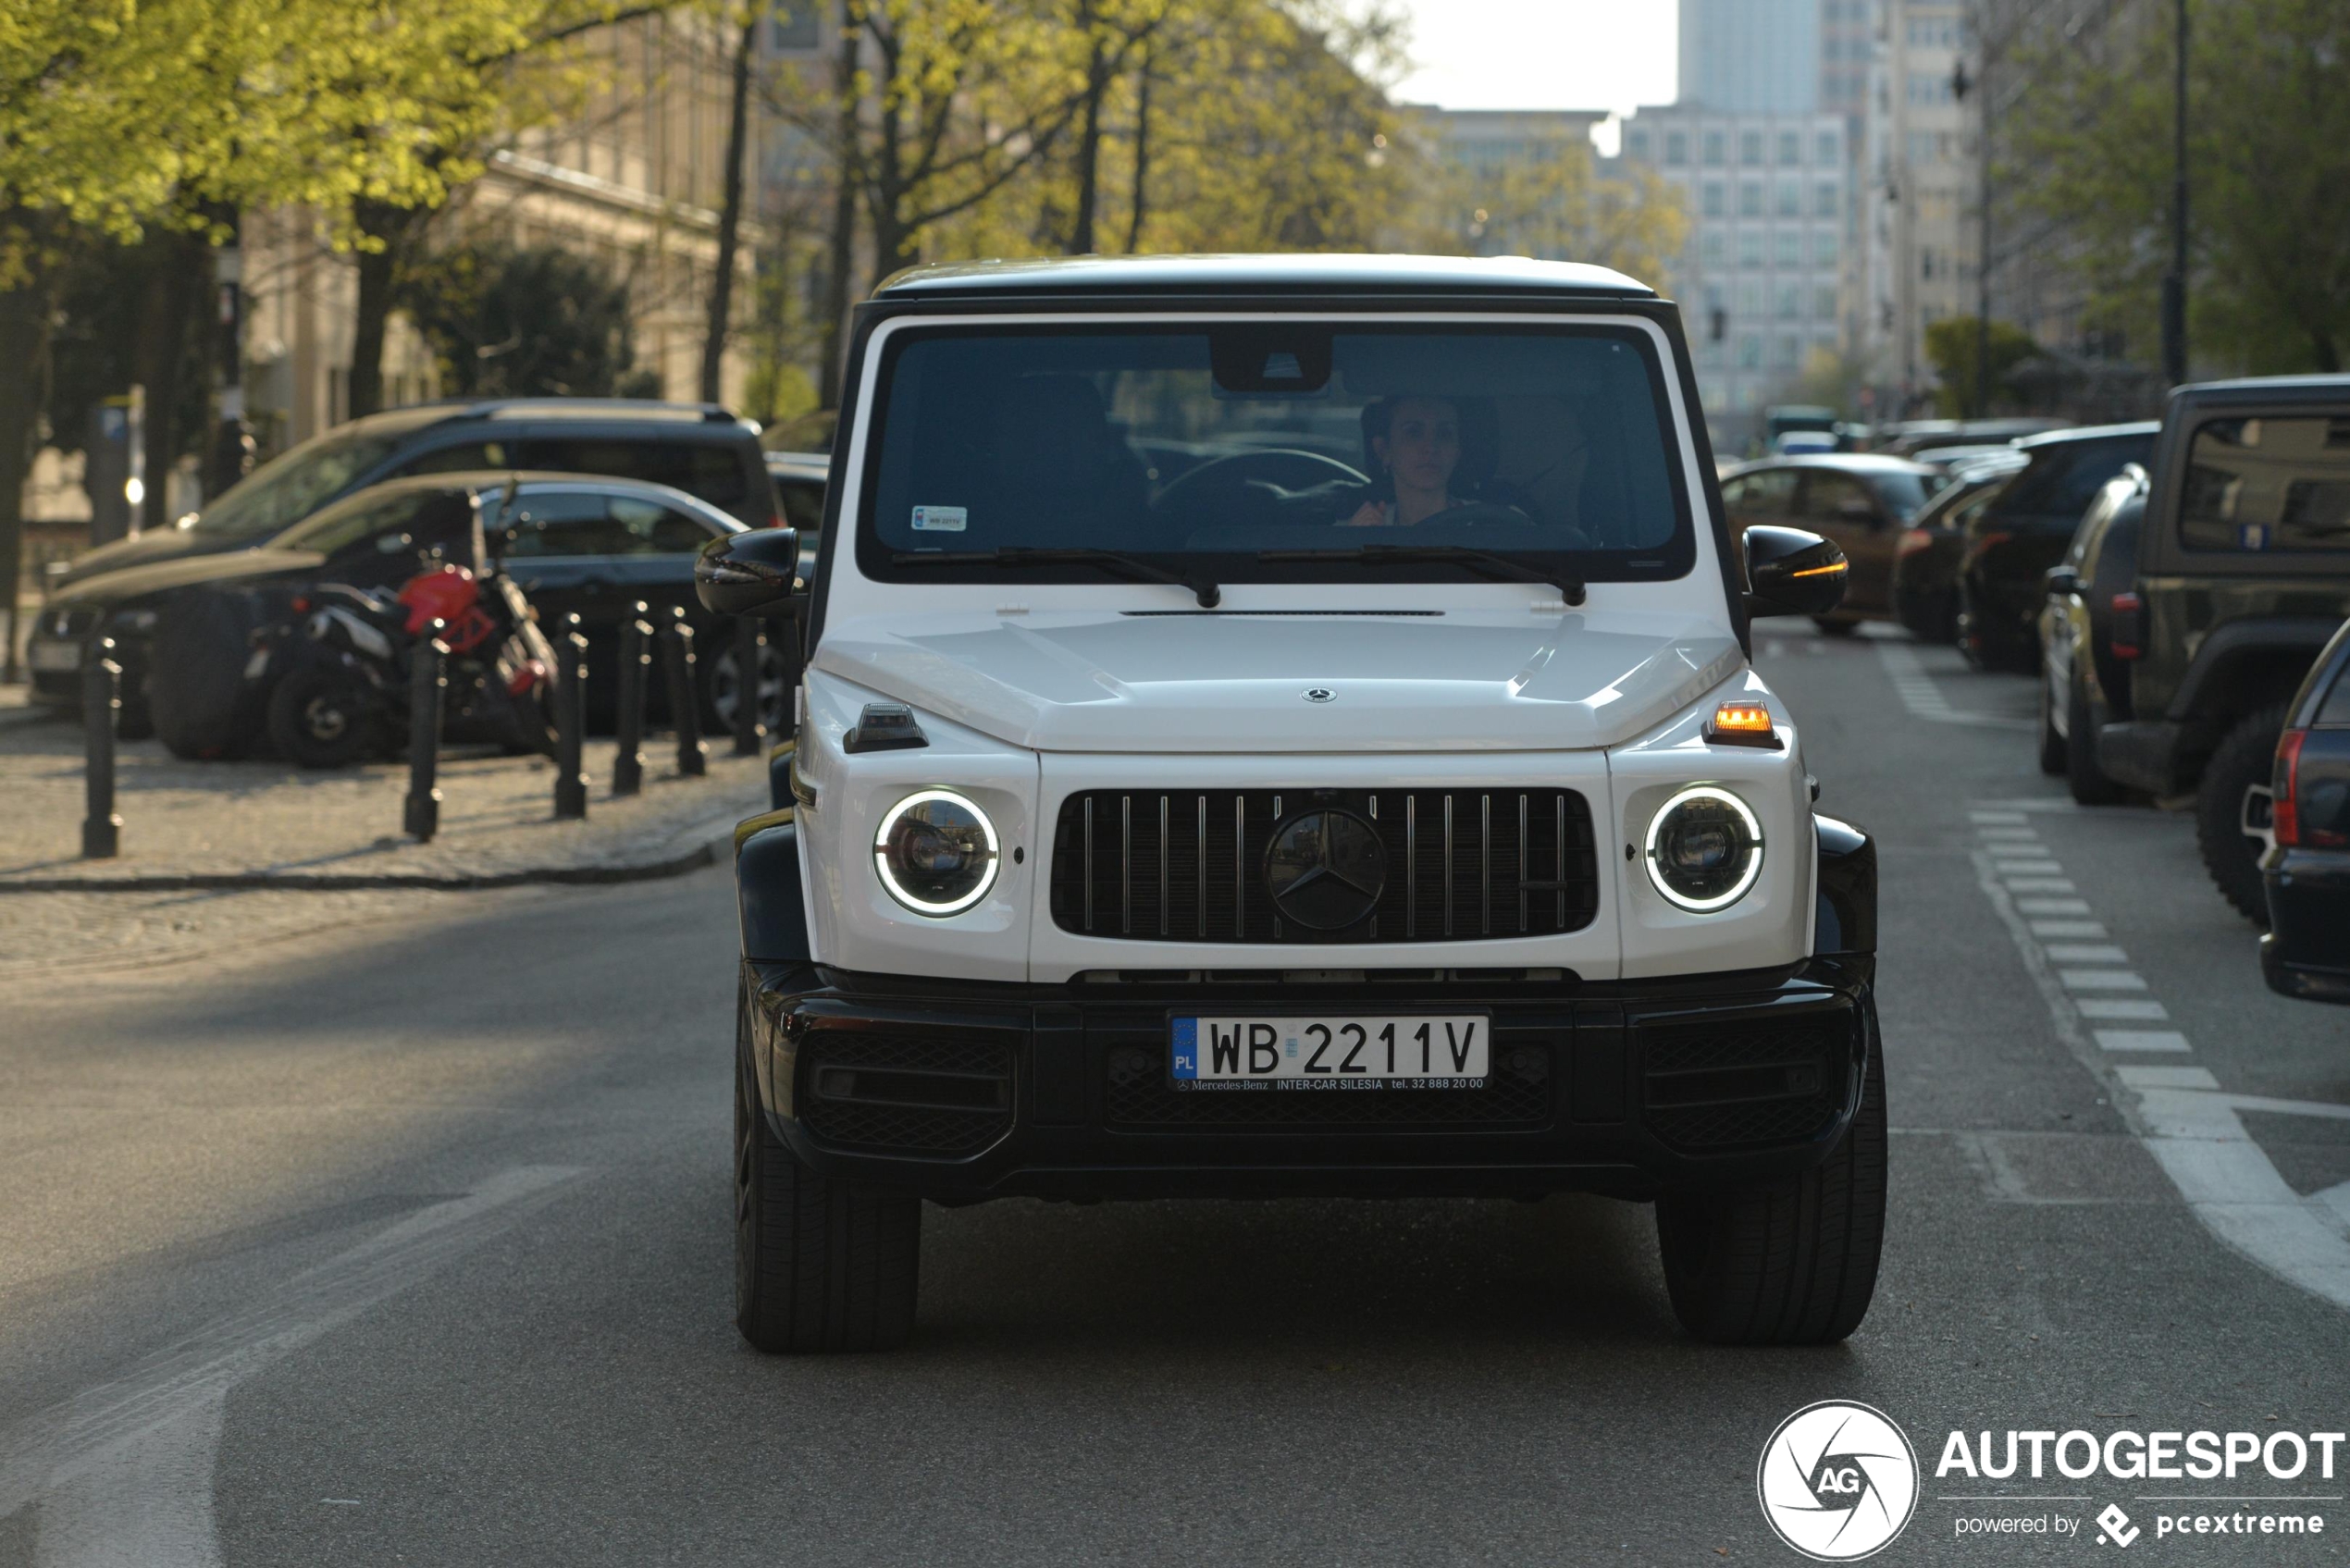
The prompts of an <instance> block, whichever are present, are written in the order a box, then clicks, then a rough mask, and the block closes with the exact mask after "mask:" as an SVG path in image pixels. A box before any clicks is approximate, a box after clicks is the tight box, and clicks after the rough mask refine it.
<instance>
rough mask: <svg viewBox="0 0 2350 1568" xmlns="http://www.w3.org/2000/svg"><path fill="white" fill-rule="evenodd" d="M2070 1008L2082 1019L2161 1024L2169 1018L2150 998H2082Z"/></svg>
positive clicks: (2158, 1004) (2159, 1004) (2157, 1003)
mask: <svg viewBox="0 0 2350 1568" xmlns="http://www.w3.org/2000/svg"><path fill="white" fill-rule="evenodd" d="M2072 1007H2073V1010H2074V1011H2075V1012H2077V1013H2079V1014H2080V1015H2081V1016H2082V1017H2083V1018H2084V1019H2133V1020H2135V1021H2137V1022H2141V1023H2163V1022H2167V1021H2168V1020H2169V1019H2170V1017H2171V1015H2170V1013H2169V1012H2168V1011H2167V1010H2166V1009H2165V1008H2164V1007H2163V1006H2162V1004H2161V1003H2159V1002H2157V1001H2155V1000H2153V999H2152V998H2148V999H2146V1000H2145V1001H2138V1000H2135V999H2133V998H2131V997H2127V996H2083V997H2080V998H2079V999H2077V1000H2076V1001H2074V1003H2073V1004H2072Z"/></svg>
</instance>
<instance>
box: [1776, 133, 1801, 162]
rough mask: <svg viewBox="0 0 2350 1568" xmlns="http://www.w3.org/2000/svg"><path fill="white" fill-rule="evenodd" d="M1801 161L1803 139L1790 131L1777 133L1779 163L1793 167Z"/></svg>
mask: <svg viewBox="0 0 2350 1568" xmlns="http://www.w3.org/2000/svg"><path fill="white" fill-rule="evenodd" d="M1802 161H1803V138H1802V137H1800V136H1798V135H1797V134H1796V133H1795V132H1794V131H1792V130H1782V131H1780V132H1779V162H1780V164H1781V165H1783V166H1787V167H1793V166H1794V165H1796V164H1800V163H1801V162H1802Z"/></svg>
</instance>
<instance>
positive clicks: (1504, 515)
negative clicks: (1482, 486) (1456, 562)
mask: <svg viewBox="0 0 2350 1568" xmlns="http://www.w3.org/2000/svg"><path fill="white" fill-rule="evenodd" d="M1422 521H1423V522H1425V523H1441V524H1442V525H1444V526H1446V527H1448V528H1478V527H1490V526H1491V525H1494V524H1502V525H1515V526H1517V527H1521V528H1522V527H1525V526H1527V525H1530V524H1531V523H1532V522H1533V521H1534V519H1533V518H1532V517H1530V516H1528V515H1527V513H1525V512H1520V511H1519V510H1518V509H1517V508H1515V507H1514V506H1503V505H1502V504H1501V503H1500V502H1498V501H1490V500H1473V501H1467V502H1465V503H1463V504H1462V505H1459V506H1448V507H1446V508H1445V509H1444V510H1443V511H1441V512H1431V513H1429V515H1428V516H1427V517H1425V518H1423V519H1422Z"/></svg>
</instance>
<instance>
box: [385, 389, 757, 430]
mask: <svg viewBox="0 0 2350 1568" xmlns="http://www.w3.org/2000/svg"><path fill="white" fill-rule="evenodd" d="M464 419H480V420H489V421H504V420H515V421H520V420H544V421H546V422H548V423H550V424H563V423H568V422H572V421H578V422H581V423H594V424H600V425H643V426H660V427H664V428H669V429H675V428H678V427H680V426H699V425H736V424H740V423H741V421H740V420H738V419H737V418H736V415H735V414H734V412H733V411H732V410H730V409H728V408H726V407H725V406H724V405H723V404H720V403H673V402H662V401H659V400H657V399H652V398H450V399H443V400H441V401H438V402H428V403H411V404H409V405H407V406H406V407H403V408H388V409H385V410H384V411H382V412H381V413H379V414H364V415H362V416H361V417H359V418H357V419H354V420H352V422H351V423H350V424H348V425H345V426H339V428H340V429H342V430H364V431H367V432H370V433H380V434H385V435H391V436H402V435H405V434H406V433H407V432H409V431H411V430H422V429H426V428H427V427H429V426H435V425H445V424H449V423H451V422H452V421H456V420H464Z"/></svg>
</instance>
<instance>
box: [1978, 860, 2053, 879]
mask: <svg viewBox="0 0 2350 1568" xmlns="http://www.w3.org/2000/svg"><path fill="white" fill-rule="evenodd" d="M1992 869H1993V870H1996V871H1997V872H1998V873H1999V874H2000V875H2001V876H2003V877H2060V876H2062V875H2064V868H2063V867H2062V866H2059V865H2058V864H2057V863H2056V862H2055V861H2054V860H2001V861H2000V862H1999V863H1998V864H1997V865H1996V866H1994V867H1993V868H1992Z"/></svg>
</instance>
